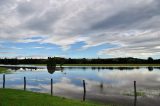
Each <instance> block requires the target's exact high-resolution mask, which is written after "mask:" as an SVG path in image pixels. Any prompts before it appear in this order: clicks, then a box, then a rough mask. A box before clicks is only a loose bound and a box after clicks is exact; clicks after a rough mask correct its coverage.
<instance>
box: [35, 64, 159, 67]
mask: <svg viewBox="0 0 160 106" xmlns="http://www.w3.org/2000/svg"><path fill="white" fill-rule="evenodd" d="M32 65H36V66H46V64H32ZM57 66H60V65H59V64H57ZM63 66H106V67H112V66H115V67H123V66H124V67H125V66H127V67H130V66H135V67H136V66H160V64H64V65H63Z"/></svg>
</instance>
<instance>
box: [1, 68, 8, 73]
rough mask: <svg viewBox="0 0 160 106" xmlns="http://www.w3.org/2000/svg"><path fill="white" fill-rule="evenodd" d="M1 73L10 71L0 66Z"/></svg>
mask: <svg viewBox="0 0 160 106" xmlns="http://www.w3.org/2000/svg"><path fill="white" fill-rule="evenodd" d="M1 73H6V74H7V73H10V71H9V70H8V69H7V68H3V67H0V74H1Z"/></svg>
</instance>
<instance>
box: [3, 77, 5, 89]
mask: <svg viewBox="0 0 160 106" xmlns="http://www.w3.org/2000/svg"><path fill="white" fill-rule="evenodd" d="M3 88H5V74H3Z"/></svg>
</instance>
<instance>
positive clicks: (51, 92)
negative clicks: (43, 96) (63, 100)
mask: <svg viewBox="0 0 160 106" xmlns="http://www.w3.org/2000/svg"><path fill="white" fill-rule="evenodd" d="M51 96H53V79H51Z"/></svg>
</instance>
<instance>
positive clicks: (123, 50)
mask: <svg viewBox="0 0 160 106" xmlns="http://www.w3.org/2000/svg"><path fill="white" fill-rule="evenodd" d="M159 29H160V0H0V57H1V58H4V57H10V58H12V57H18V58H24V57H29V58H30V57H33V58H45V57H48V56H61V57H67V58H69V57H71V58H98V57H99V58H115V57H136V58H148V57H153V58H160V30H159Z"/></svg>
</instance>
